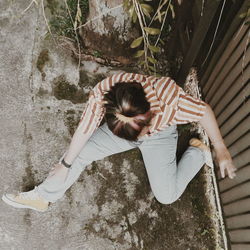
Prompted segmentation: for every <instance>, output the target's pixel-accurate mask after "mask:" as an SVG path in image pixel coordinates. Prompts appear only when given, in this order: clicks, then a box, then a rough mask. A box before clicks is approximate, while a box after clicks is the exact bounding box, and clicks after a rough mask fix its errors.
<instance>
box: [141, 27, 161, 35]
mask: <svg viewBox="0 0 250 250" xmlns="http://www.w3.org/2000/svg"><path fill="white" fill-rule="evenodd" d="M144 30H145V31H146V32H147V33H148V34H150V35H158V34H160V33H161V30H160V29H156V28H149V27H144Z"/></svg>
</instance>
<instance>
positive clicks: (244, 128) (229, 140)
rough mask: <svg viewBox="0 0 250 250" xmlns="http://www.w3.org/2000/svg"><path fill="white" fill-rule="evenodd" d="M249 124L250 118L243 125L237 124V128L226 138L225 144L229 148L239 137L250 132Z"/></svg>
mask: <svg viewBox="0 0 250 250" xmlns="http://www.w3.org/2000/svg"><path fill="white" fill-rule="evenodd" d="M249 124H250V117H249V116H248V117H247V118H246V119H245V120H243V121H242V122H241V123H239V124H237V127H235V128H234V130H233V131H231V132H230V133H229V134H227V135H226V136H224V134H223V133H222V134H223V136H224V138H223V139H224V142H225V144H226V145H227V146H229V145H231V144H232V143H233V142H235V141H236V140H237V139H238V138H239V137H241V136H242V135H244V134H245V133H246V132H247V131H249Z"/></svg>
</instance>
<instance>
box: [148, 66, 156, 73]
mask: <svg viewBox="0 0 250 250" xmlns="http://www.w3.org/2000/svg"><path fill="white" fill-rule="evenodd" d="M148 67H149V69H150V70H152V71H153V72H155V71H156V70H155V68H154V67H152V66H148Z"/></svg>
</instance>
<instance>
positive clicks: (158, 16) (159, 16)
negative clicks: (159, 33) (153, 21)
mask: <svg viewBox="0 0 250 250" xmlns="http://www.w3.org/2000/svg"><path fill="white" fill-rule="evenodd" d="M157 18H158V19H159V22H160V23H161V21H162V19H161V12H160V10H157Z"/></svg>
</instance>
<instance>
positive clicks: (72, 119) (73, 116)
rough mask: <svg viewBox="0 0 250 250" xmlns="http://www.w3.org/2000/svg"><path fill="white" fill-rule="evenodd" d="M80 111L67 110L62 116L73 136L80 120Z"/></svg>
mask: <svg viewBox="0 0 250 250" xmlns="http://www.w3.org/2000/svg"><path fill="white" fill-rule="evenodd" d="M81 114H82V112H78V113H77V112H76V111H75V110H72V109H71V110H67V111H66V112H65V117H64V124H65V125H66V126H67V128H68V131H69V133H70V135H71V136H73V134H74V132H75V130H76V128H77V126H78V123H79V121H80V117H81Z"/></svg>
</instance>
